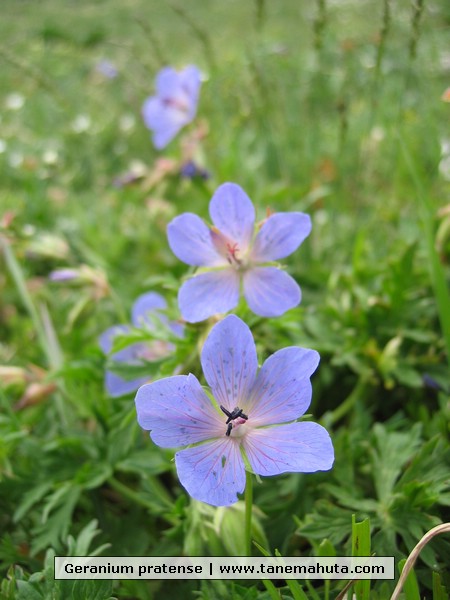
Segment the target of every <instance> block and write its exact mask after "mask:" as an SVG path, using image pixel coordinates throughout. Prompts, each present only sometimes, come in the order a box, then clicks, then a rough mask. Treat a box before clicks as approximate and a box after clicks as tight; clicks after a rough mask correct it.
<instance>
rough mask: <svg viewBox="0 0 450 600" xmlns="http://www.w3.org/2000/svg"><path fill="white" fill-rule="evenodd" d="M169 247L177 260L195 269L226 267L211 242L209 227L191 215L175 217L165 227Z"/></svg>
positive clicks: (185, 214) (225, 262)
mask: <svg viewBox="0 0 450 600" xmlns="http://www.w3.org/2000/svg"><path fill="white" fill-rule="evenodd" d="M167 237H168V240H169V246H170V248H171V250H172V252H173V253H174V254H175V256H176V257H177V258H179V259H180V260H182V261H183V262H185V263H187V264H188V265H193V266H195V267H214V266H220V265H227V261H226V260H225V258H223V257H222V256H220V254H219V253H218V252H217V250H216V249H215V247H214V244H213V242H212V240H211V234H210V230H209V227H207V226H206V225H205V223H204V222H203V221H202V219H200V217H198V216H197V215H194V214H193V213H184V214H182V215H179V216H178V217H175V218H174V219H173V220H172V221H171V222H170V223H169V224H168V226H167Z"/></svg>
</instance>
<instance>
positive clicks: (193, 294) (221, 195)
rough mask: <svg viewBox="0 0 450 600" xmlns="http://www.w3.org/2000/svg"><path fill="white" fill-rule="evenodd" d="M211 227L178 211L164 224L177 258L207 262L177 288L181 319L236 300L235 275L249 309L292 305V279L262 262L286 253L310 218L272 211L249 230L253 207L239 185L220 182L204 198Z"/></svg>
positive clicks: (260, 311)
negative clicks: (166, 224) (256, 228)
mask: <svg viewBox="0 0 450 600" xmlns="http://www.w3.org/2000/svg"><path fill="white" fill-rule="evenodd" d="M209 214H210V216H211V219H212V222H213V224H214V226H213V227H208V226H207V225H206V224H205V223H204V222H203V220H202V219H200V217H198V216H197V215H194V214H192V213H184V214H182V215H179V216H178V217H175V219H173V220H172V221H171V222H170V223H169V225H168V228H167V234H168V238H169V245H170V247H171V249H172V251H173V253H174V254H175V255H176V256H177V257H178V258H179V259H180V260H182V261H183V262H185V263H187V264H188V265H193V266H196V267H209V268H210V269H211V270H209V271H208V272H206V273H201V274H198V275H196V276H195V277H193V278H191V279H189V280H188V281H186V282H185V283H184V284H183V285H182V286H181V288H180V291H179V294H178V304H179V307H180V311H181V314H182V316H183V318H184V319H186V321H189V322H190V323H196V322H198V321H203V320H204V319H207V318H208V317H210V316H212V315H214V314H215V313H225V312H227V311H229V310H232V309H233V308H235V307H236V305H237V303H238V301H239V293H240V286H241V281H242V283H243V290H244V296H245V298H246V300H247V303H248V305H249V307H250V308H251V310H252V311H253V312H254V313H256V314H257V315H261V316H263V317H277V316H279V315H282V314H283V313H284V312H286V311H287V310H289V309H290V308H293V307H294V306H297V305H298V304H299V302H300V300H301V292H300V288H299V286H298V284H297V283H296V282H295V281H294V279H293V278H292V277H291V276H290V275H288V274H287V273H285V272H284V271H281V270H280V269H279V268H277V267H276V266H268V265H267V263H270V262H272V261H276V260H279V259H280V258H284V257H286V256H289V254H291V253H292V252H294V250H296V249H297V248H298V247H299V246H300V244H301V243H302V242H303V240H304V239H305V238H306V237H307V236H308V235H309V233H310V231H311V219H310V218H309V216H308V215H306V214H304V213H301V212H286V213H275V214H272V215H271V216H269V217H268V218H267V219H266V220H265V221H264V223H263V225H262V226H261V228H260V229H259V230H258V231H257V233H256V236H255V235H254V231H255V209H254V206H253V204H252V202H251V200H250V198H249V197H248V196H247V194H246V193H245V192H244V190H243V189H242V188H241V187H239V186H238V185H236V184H235V183H224V184H223V185H221V186H220V187H219V188H218V189H217V190H216V192H215V194H214V195H213V197H212V199H211V202H210V204H209Z"/></svg>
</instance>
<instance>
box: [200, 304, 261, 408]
mask: <svg viewBox="0 0 450 600" xmlns="http://www.w3.org/2000/svg"><path fill="white" fill-rule="evenodd" d="M201 363H202V367H203V373H204V375H205V379H206V381H207V382H208V385H209V386H210V388H211V390H212V393H213V396H214V398H215V399H216V400H217V402H218V403H219V404H222V405H223V406H224V407H225V408H226V409H228V410H229V411H232V410H233V408H235V407H236V406H239V408H242V409H243V411H244V413H245V412H246V408H247V406H248V397H249V392H250V390H251V388H252V386H253V384H254V381H255V376H256V370H257V368H258V359H257V355H256V348H255V342H254V341H253V336H252V333H251V331H250V329H249V328H248V326H247V325H246V324H245V323H244V322H243V321H241V319H239V318H238V317H236V316H234V315H229V316H228V317H226V318H225V319H223V321H220V323H217V325H214V327H213V328H212V329H211V332H210V334H209V335H208V337H207V339H206V342H205V344H204V346H203V350H202V355H201Z"/></svg>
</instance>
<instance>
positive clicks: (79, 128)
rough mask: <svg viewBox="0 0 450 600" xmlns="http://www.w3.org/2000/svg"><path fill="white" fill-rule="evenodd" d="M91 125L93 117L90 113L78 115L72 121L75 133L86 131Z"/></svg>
mask: <svg viewBox="0 0 450 600" xmlns="http://www.w3.org/2000/svg"><path fill="white" fill-rule="evenodd" d="M90 126H91V119H90V117H89V116H88V115H78V116H77V117H75V119H74V120H73V121H72V130H73V131H75V133H84V132H85V131H87V130H88V129H89V127H90Z"/></svg>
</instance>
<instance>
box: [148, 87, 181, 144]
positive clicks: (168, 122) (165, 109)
mask: <svg viewBox="0 0 450 600" xmlns="http://www.w3.org/2000/svg"><path fill="white" fill-rule="evenodd" d="M142 117H143V119H144V123H145V125H146V126H147V127H148V128H149V129H151V130H152V131H153V143H154V145H155V148H156V149H157V150H161V149H162V148H164V147H165V146H167V144H168V143H169V142H170V141H172V139H173V138H174V137H175V136H176V135H177V133H178V132H179V131H180V129H181V128H182V127H183V126H184V125H186V123H188V122H189V120H188V119H187V118H186V113H185V112H184V111H180V110H179V109H178V108H176V107H175V106H165V105H164V104H163V103H162V101H161V100H160V99H159V98H157V97H155V96H152V97H150V98H147V100H145V102H144V105H143V106H142Z"/></svg>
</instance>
